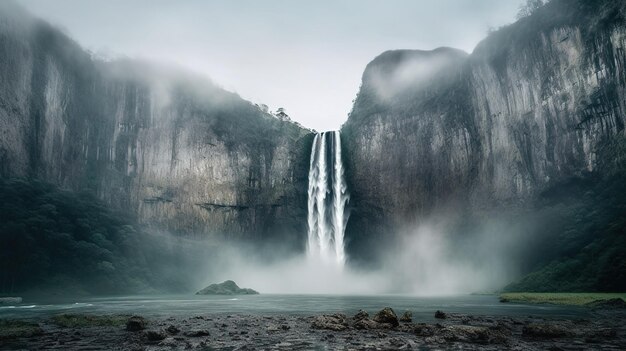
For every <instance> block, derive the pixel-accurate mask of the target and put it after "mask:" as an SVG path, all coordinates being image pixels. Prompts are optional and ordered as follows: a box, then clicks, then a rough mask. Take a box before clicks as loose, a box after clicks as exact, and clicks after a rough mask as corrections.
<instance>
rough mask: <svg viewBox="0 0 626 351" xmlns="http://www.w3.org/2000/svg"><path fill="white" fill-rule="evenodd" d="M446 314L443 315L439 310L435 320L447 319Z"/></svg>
mask: <svg viewBox="0 0 626 351" xmlns="http://www.w3.org/2000/svg"><path fill="white" fill-rule="evenodd" d="M446 317H447V316H446V314H445V313H443V312H442V311H439V310H437V312H435V318H438V319H446Z"/></svg>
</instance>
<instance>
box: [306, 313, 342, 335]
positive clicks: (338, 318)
mask: <svg viewBox="0 0 626 351" xmlns="http://www.w3.org/2000/svg"><path fill="white" fill-rule="evenodd" d="M311 328H313V329H327V330H334V331H342V330H346V329H347V328H348V321H347V318H346V315H345V314H341V313H335V314H325V315H321V316H317V317H315V318H314V319H313V322H312V323H311Z"/></svg>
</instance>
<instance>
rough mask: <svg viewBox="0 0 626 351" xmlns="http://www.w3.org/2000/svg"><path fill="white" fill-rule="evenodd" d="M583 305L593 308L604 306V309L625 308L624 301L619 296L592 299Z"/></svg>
mask: <svg viewBox="0 0 626 351" xmlns="http://www.w3.org/2000/svg"><path fill="white" fill-rule="evenodd" d="M585 306H589V307H593V308H606V309H613V308H615V309H618V308H619V309H621V308H626V302H625V301H624V300H622V299H620V298H615V299H608V300H600V301H593V302H590V303H588V304H586V305H585Z"/></svg>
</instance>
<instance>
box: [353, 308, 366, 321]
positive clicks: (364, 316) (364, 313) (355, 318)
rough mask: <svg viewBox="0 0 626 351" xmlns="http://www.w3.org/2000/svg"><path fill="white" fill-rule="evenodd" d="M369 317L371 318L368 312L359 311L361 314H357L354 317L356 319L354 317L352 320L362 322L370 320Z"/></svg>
mask: <svg viewBox="0 0 626 351" xmlns="http://www.w3.org/2000/svg"><path fill="white" fill-rule="evenodd" d="M369 317H370V315H369V313H367V312H366V311H363V310H359V312H357V313H356V314H355V315H354V317H352V320H354V321H360V320H362V319H365V318H369Z"/></svg>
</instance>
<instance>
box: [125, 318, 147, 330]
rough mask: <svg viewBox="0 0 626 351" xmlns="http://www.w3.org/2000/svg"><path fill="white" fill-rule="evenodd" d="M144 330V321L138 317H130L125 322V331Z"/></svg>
mask: <svg viewBox="0 0 626 351" xmlns="http://www.w3.org/2000/svg"><path fill="white" fill-rule="evenodd" d="M144 329H146V320H145V318H143V317H140V316H132V317H130V318H129V319H128V321H127V322H126V330H128V331H133V332H134V331H140V330H144Z"/></svg>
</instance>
